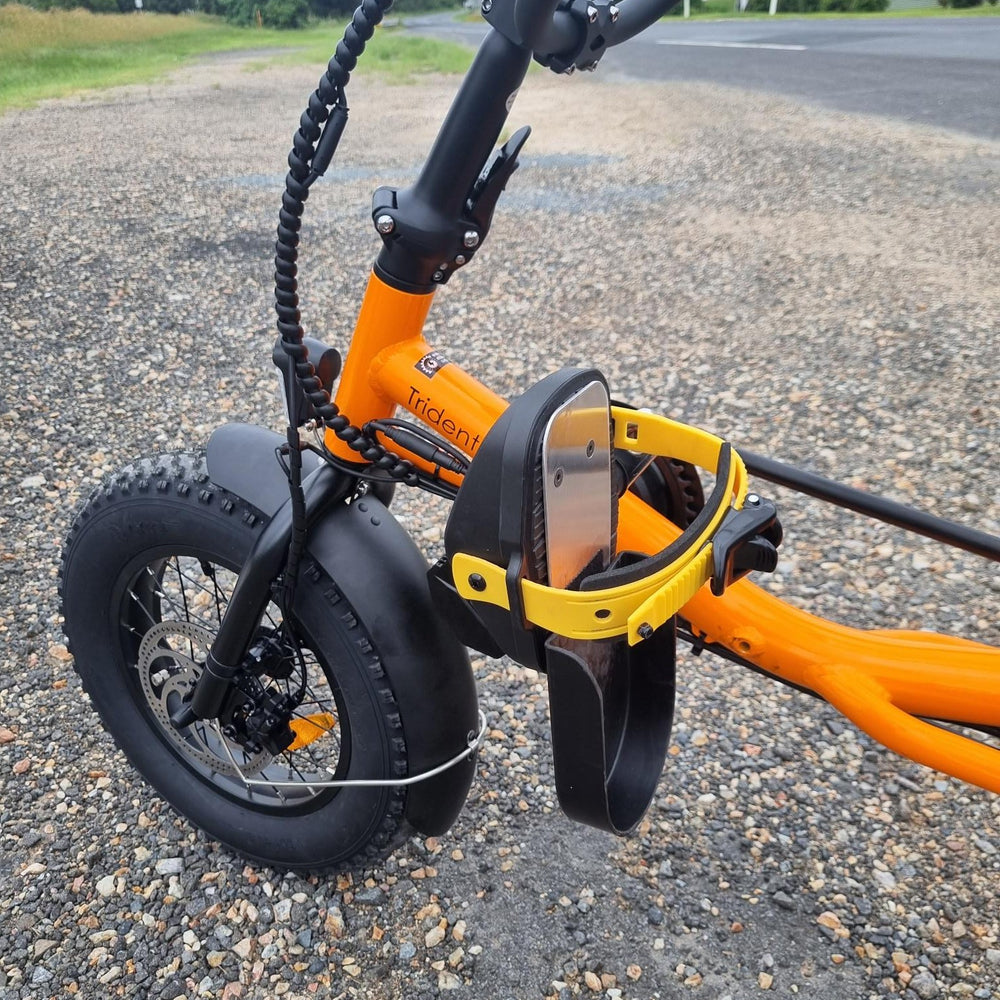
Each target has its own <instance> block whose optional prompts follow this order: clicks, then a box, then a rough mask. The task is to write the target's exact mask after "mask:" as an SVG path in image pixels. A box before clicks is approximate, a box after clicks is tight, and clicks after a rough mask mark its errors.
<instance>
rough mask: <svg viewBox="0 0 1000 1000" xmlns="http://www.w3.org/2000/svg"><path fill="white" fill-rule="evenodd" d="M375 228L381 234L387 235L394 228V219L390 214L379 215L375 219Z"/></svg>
mask: <svg viewBox="0 0 1000 1000" xmlns="http://www.w3.org/2000/svg"><path fill="white" fill-rule="evenodd" d="M375 228H376V229H377V230H378V231H379V232H380V233H381V234H382V235H383V236H388V235H389V233H391V232H392V231H393V230H394V229H395V228H396V220H395V219H394V218H393V217H392V216H391V215H380V216H379V217H378V218H377V219H376V220H375Z"/></svg>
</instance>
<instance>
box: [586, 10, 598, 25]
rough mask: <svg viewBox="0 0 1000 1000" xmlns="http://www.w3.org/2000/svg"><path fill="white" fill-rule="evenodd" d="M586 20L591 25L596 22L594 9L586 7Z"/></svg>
mask: <svg viewBox="0 0 1000 1000" xmlns="http://www.w3.org/2000/svg"><path fill="white" fill-rule="evenodd" d="M587 20H588V21H590V23H591V24H593V23H594V22H595V21H596V20H597V8H596V7H590V6H588V7H587Z"/></svg>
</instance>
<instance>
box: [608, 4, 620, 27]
mask: <svg viewBox="0 0 1000 1000" xmlns="http://www.w3.org/2000/svg"><path fill="white" fill-rule="evenodd" d="M608 13H609V14H610V15H611V23H612V24H614V23H615V21H617V20H618V15H619V14H620V13H621V11H620V10H619V9H618V8H617V7H616V6H615V5H614V4H611V6H610V7H608Z"/></svg>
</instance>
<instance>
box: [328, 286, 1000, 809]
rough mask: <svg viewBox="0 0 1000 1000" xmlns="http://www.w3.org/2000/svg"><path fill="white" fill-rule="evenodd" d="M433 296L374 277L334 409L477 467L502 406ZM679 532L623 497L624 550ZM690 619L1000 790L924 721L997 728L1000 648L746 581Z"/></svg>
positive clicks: (980, 760)
mask: <svg viewBox="0 0 1000 1000" xmlns="http://www.w3.org/2000/svg"><path fill="white" fill-rule="evenodd" d="M432 298H433V295H432V294H428V295H413V294H409V293H406V292H401V291H398V290H396V289H394V288H391V287H390V286H389V285H387V284H385V283H384V282H382V281H381V280H380V279H379V278H378V277H377V276H375V275H374V274H373V275H372V277H371V279H370V281H369V285H368V289H367V291H366V293H365V299H364V302H363V304H362V308H361V312H360V314H359V317H358V324H357V327H356V329H355V333H354V338H353V340H352V343H351V353H350V354H349V356H348V359H347V362H346V364H345V366H344V372H343V375H342V377H341V381H340V384H339V387H338V390H337V396H336V402H337V405H338V407H340V409H341V411H342V412H343V413H345V414H346V415H347V416H348V418H349V419H350V420H351V422H352V423H353V424H355V425H356V426H361V425H362V424H364V423H365V422H366V421H368V420H372V419H377V418H384V417H388V416H391V415H392V414H393V413H394V412H395V410H396V407H397V406H400V407H403V408H404V409H406V410H407V411H409V413H411V414H412V415H413V416H414V417H416V418H417V419H418V420H420V421H421V422H423V423H424V424H426V425H427V426H428V427H429V428H430V429H431V430H433V431H434V432H435V433H437V434H440V435H441V436H442V437H444V438H447V439H448V440H449V441H450V442H451V443H452V444H454V445H455V446H457V447H458V448H460V449H461V450H462V451H464V452H465V453H466V454H467V455H469V456H470V457H473V456H474V455H475V453H476V450H477V448H478V446H479V443H480V442H481V441H482V439H483V438H484V437H485V436H486V433H487V432H488V431H489V429H490V427H491V426H492V425H493V422H494V421H495V420H496V418H497V417H498V416H499V415H500V414H501V413H502V412H503V411H504V409H505V408H506V406H507V403H506V401H505V400H503V399H502V398H501V397H499V396H497V395H496V394H495V393H493V392H491V391H490V390H489V389H487V388H486V387H485V386H483V385H482V384H481V383H479V382H478V381H476V380H475V379H474V378H473V377H472V376H471V375H469V374H468V373H467V372H465V371H463V370H462V369H461V368H459V366H458V365H456V364H453V363H451V362H449V361H448V360H447V359H446V358H445V357H444V356H443V355H441V354H440V353H439V352H436V351H433V350H432V348H431V347H430V345H429V344H427V342H426V341H425V340H424V339H423V336H422V331H423V325H424V321H425V319H426V317H427V313H428V311H429V308H430V305H431V300H432ZM326 444H327V447H328V448H329V449H330V450H331V451H332V452H333V453H334V454H336V455H337V456H338V457H340V458H342V459H346V460H348V461H353V462H356V461H357V460H358V456H357V455H356V454H355V453H354V452H352V451H351V450H350V449H349V448H347V446H346V445H344V444H343V442H341V441H340V440H338V439H337V438H336V437H335V436H334V435H333V434H332V433H330V432H327V436H326ZM404 457H410V456H404ZM413 460H414V462H415V464H420V465H423V466H424V467H426V463H421V462H420V461H419V460H417V459H413ZM679 533H680V529H678V528H677V527H676V526H675V525H673V524H671V523H670V522H669V521H667V520H666V519H665V518H663V517H661V516H660V515H659V514H657V513H656V512H655V511H654V510H652V509H651V508H650V507H648V506H646V505H645V504H644V503H643V502H642V501H641V500H639V499H638V497H636V496H634V495H632V494H627V495H626V496H624V497H623V498H622V500H621V503H620V510H619V543H620V544H621V545H622V546H623V547H624V548H630V549H636V550H639V551H643V552H647V553H654V552H657V551H658V550H660V549H662V548H664V547H665V546H666V545H667V544H669V542H670V541H671V540H672V539H673V538H675V537H676V536H677V535H678V534H679ZM682 614H683V617H684V618H685V619H686V620H687V621H689V622H690V623H691V627H692V629H693V631H694V632H695V633H696V634H697V635H699V636H701V637H703V638H704V639H705V640H706V641H707V642H712V643H718V644H720V645H722V646H725V647H726V648H727V649H729V650H731V651H732V652H733V653H736V654H737V655H739V656H740V657H742V658H743V659H745V660H748V661H749V662H751V663H753V664H754V665H756V666H757V667H759V668H760V669H762V670H764V671H766V672H767V673H769V674H771V675H773V676H774V677H776V678H778V679H780V680H784V681H789V682H791V683H792V684H796V685H798V686H800V687H804V688H808V689H809V690H811V691H814V692H815V693H816V694H818V695H820V697H822V698H824V699H825V700H826V701H828V702H830V704H832V705H833V706H834V707H836V708H837V709H838V710H839V711H841V712H842V713H843V714H844V715H845V716H847V717H848V718H849V719H850V720H851V721H852V722H854V723H855V725H857V726H858V727H859V728H860V729H863V730H864V731H865V732H866V733H868V734H869V735H870V736H872V737H874V738H875V739H877V740H879V741H880V742H881V743H883V744H884V745H885V746H887V747H889V748H890V749H892V750H895V751H897V752H898V753H900V754H902V755H903V756H906V757H909V758H911V759H913V760H916V761H919V762H920V763H922V764H925V765H927V766H928V767H933V768H936V769H937V770H940V771H944V772H946V773H948V774H951V775H954V776H955V777H957V778H961V779H962V780H964V781H968V782H970V783H971V784H974V785H978V786H980V787H982V788H985V789H988V790H990V791H993V792H1000V750H996V749H993V748H991V747H988V746H986V745H984V744H982V743H979V742H977V741H976V740H973V739H970V738H967V737H964V736H960V735H958V734H956V733H953V732H950V731H946V730H944V729H942V728H940V727H939V726H935V725H933V724H932V723H930V722H926V721H923V720H924V719H942V720H948V721H950V722H957V723H964V724H967V725H971V726H984V727H996V728H1000V649H997V648H996V647H992V646H986V645H982V644H980V643H975V642H970V641H968V640H964V639H957V638H951V637H948V636H942V635H937V634H934V633H925V632H912V631H892V630H863V629H854V628H849V627H847V626H843V625H838V624H835V623H834V622H830V621H827V620H826V619H823V618H818V617H816V616H814V615H810V614H808V613H807V612H805V611H801V610H799V609H797V608H793V607H791V606H790V605H788V604H786V603H785V602H783V601H781V600H779V599H778V598H776V597H774V596H773V595H771V594H769V593H767V592H766V591H764V590H762V589H761V588H760V587H757V586H755V585H754V584H753V583H751V582H750V581H749V580H742V581H740V582H739V583H737V584H735V585H734V586H732V587H730V588H729V589H728V590H727V591H726V593H725V594H724V595H723V596H722V597H714V596H713V595H712V594H711V592H710V591H709V589H708V588H707V587H703V588H702V589H701V590H700V591H699V592H698V594H696V595H695V597H694V598H693V599H692V600H691V601H690V602H689V603H688V604H687V605H686V606H685V607H684V609H683V612H682Z"/></svg>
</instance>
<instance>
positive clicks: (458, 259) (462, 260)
mask: <svg viewBox="0 0 1000 1000" xmlns="http://www.w3.org/2000/svg"><path fill="white" fill-rule="evenodd" d="M455 263H456V264H458V266H459V267H461V266H462V265H463V264H464V263H465V254H461V253H460V254H459V255H458V256H457V257H456V258H455Z"/></svg>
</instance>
